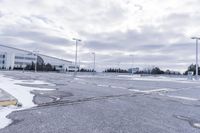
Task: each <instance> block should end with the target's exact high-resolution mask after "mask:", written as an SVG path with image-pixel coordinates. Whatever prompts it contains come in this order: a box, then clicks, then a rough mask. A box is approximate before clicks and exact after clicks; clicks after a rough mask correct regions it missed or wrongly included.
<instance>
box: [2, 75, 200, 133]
mask: <svg viewBox="0 0 200 133" xmlns="http://www.w3.org/2000/svg"><path fill="white" fill-rule="evenodd" d="M0 74H3V75H5V76H7V77H9V78H13V79H18V80H24V81H26V80H41V81H46V82H49V83H52V85H48V84H37V85H30V84H26V82H24V84H20V85H23V86H29V87H39V88H44V89H46V88H49V89H55V90H54V91H46V90H44V91H43V90H35V91H32V92H31V93H32V94H34V95H35V96H34V99H33V102H34V103H35V104H37V106H36V107H33V108H30V109H27V110H21V111H15V112H12V113H11V114H10V115H8V116H7V117H8V118H9V119H12V120H13V122H12V124H10V125H9V126H7V127H5V128H3V129H0V133H199V132H200V101H199V99H200V81H199V82H195V81H186V82H184V81H147V80H134V79H130V78H126V77H121V78H117V77H116V76H115V75H100V76H98V75H97V76H87V75H86V74H85V75H78V76H77V77H76V78H74V77H73V76H72V74H69V73H67V74H62V73H31V72H25V73H22V72H0Z"/></svg>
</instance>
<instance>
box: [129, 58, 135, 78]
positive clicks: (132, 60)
mask: <svg viewBox="0 0 200 133" xmlns="http://www.w3.org/2000/svg"><path fill="white" fill-rule="evenodd" d="M130 57H131V64H132V65H131V67H132V68H131V74H132V75H133V67H134V63H133V62H134V55H130Z"/></svg>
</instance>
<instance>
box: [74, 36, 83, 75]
mask: <svg viewBox="0 0 200 133" xmlns="http://www.w3.org/2000/svg"><path fill="white" fill-rule="evenodd" d="M73 40H74V41H75V42H76V53H75V70H74V76H76V74H77V52H78V50H77V48H78V42H81V40H80V39H77V38H73Z"/></svg>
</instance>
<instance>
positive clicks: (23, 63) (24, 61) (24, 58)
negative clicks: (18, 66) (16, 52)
mask: <svg viewBox="0 0 200 133" xmlns="http://www.w3.org/2000/svg"><path fill="white" fill-rule="evenodd" d="M24 64H25V55H24V54H23V64H22V67H23V73H24V69H25V65H24Z"/></svg>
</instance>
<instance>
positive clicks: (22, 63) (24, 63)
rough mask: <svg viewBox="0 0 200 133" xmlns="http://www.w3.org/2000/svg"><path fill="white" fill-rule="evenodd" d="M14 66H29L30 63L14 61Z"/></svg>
mask: <svg viewBox="0 0 200 133" xmlns="http://www.w3.org/2000/svg"><path fill="white" fill-rule="evenodd" d="M15 64H16V65H27V64H30V63H27V62H19V61H15Z"/></svg>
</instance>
